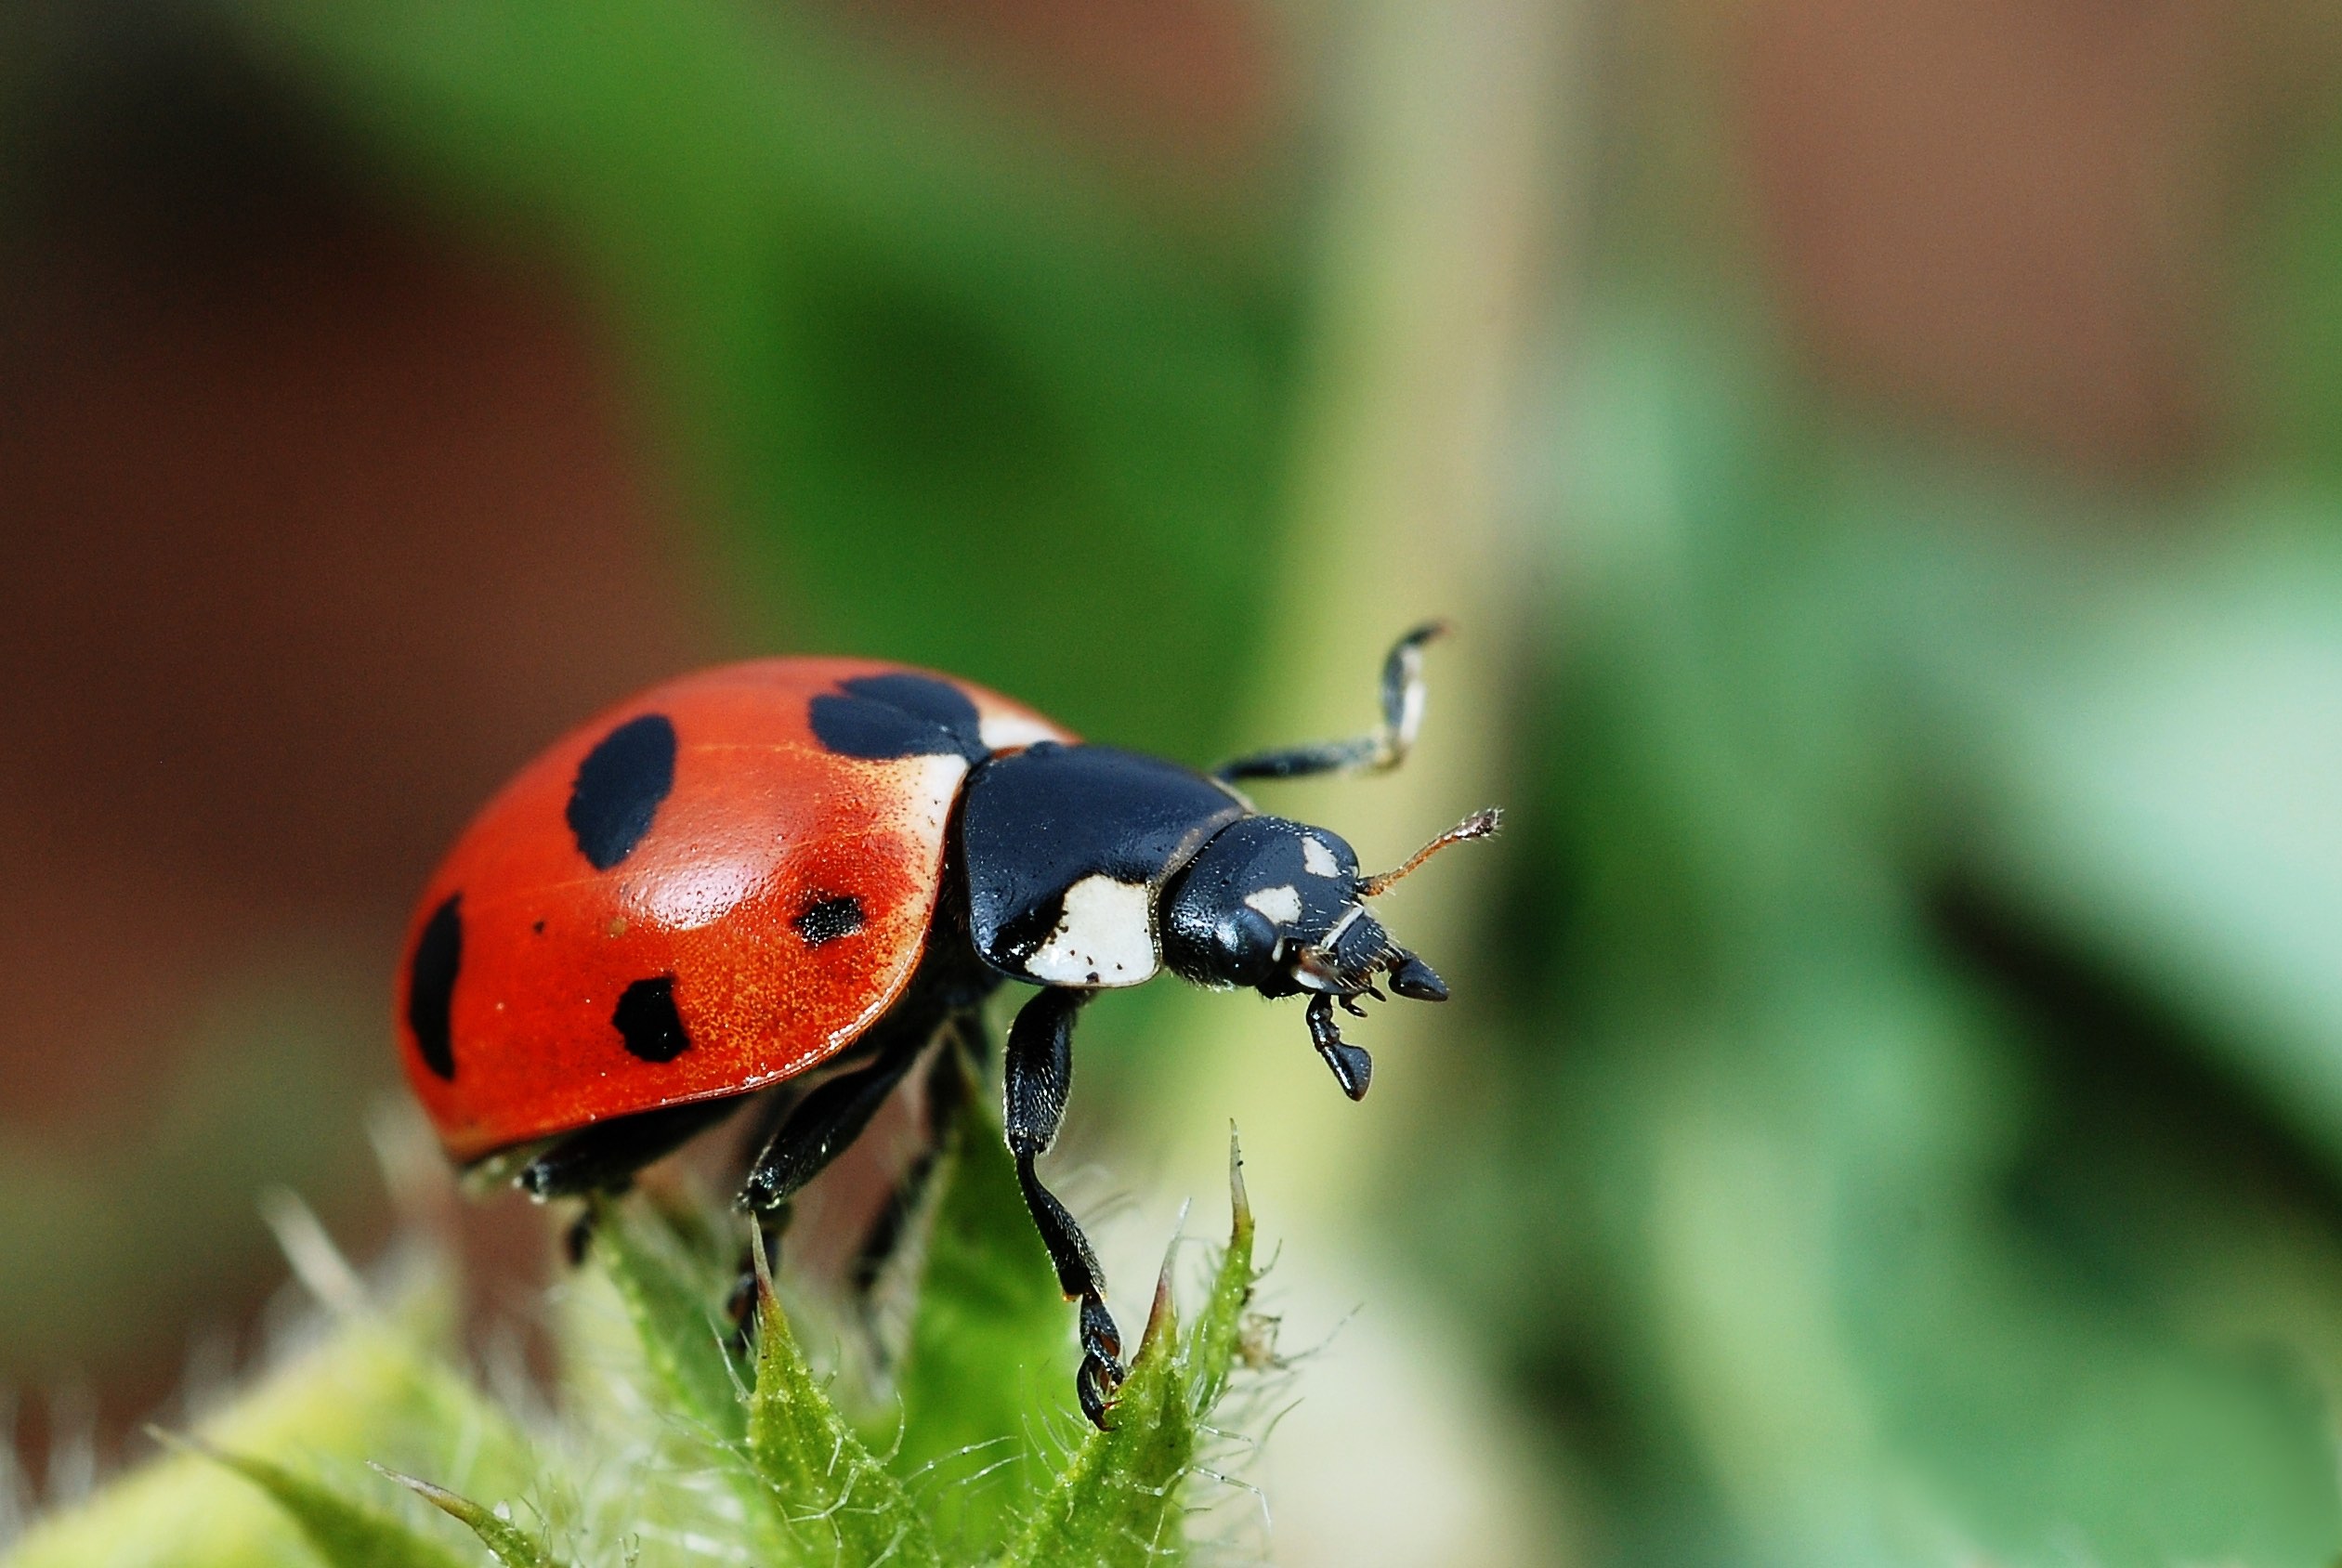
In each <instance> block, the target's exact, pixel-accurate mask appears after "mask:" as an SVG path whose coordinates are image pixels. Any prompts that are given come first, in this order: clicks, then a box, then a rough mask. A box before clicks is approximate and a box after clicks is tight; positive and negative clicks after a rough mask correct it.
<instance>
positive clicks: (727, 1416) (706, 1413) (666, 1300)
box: [594, 1199, 744, 1442]
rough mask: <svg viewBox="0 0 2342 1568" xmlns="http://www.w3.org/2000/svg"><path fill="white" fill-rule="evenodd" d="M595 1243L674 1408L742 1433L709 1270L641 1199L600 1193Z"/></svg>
mask: <svg viewBox="0 0 2342 1568" xmlns="http://www.w3.org/2000/svg"><path fill="white" fill-rule="evenodd" d="M594 1249H595V1256H596V1257H597V1258H598V1259H600V1261H601V1263H602V1267H603V1268H604V1270H606V1271H607V1272H608V1274H609V1278H610V1283H611V1284H613V1285H615V1286H616V1287H618V1294H619V1299H620V1300H622V1301H623V1302H624V1303H625V1305H626V1313H627V1316H628V1317H629V1318H630V1319H631V1320H632V1321H633V1323H634V1325H635V1333H636V1334H638V1335H639V1336H640V1337H641V1339H642V1348H643V1359H644V1363H645V1365H646V1366H647V1367H648V1371H649V1373H650V1376H651V1378H652V1379H654V1380H655V1381H656V1382H657V1384H658V1385H659V1389H660V1392H661V1393H662V1394H663V1395H664V1396H665V1397H666V1399H667V1401H668V1402H669V1403H670V1404H671V1405H672V1406H673V1407H674V1411H675V1413H676V1414H678V1415H680V1416H681V1417H683V1418H684V1419H686V1420H687V1421H688V1422H690V1423H691V1424H692V1425H694V1426H696V1427H698V1428H699V1429H700V1430H701V1431H704V1432H706V1433H707V1434H708V1435H709V1436H711V1437H712V1438H713V1439H715V1440H716V1441H718V1442H728V1441H731V1440H734V1439H737V1438H739V1436H740V1435H741V1433H742V1430H743V1426H744V1416H743V1413H742V1410H741V1405H740V1398H739V1384H738V1382H737V1381H736V1380H735V1378H734V1374H733V1370H732V1365H731V1361H730V1358H729V1356H728V1355H727V1354H726V1351H725V1348H724V1341H725V1338H726V1335H727V1333H728V1332H729V1326H728V1325H727V1324H726V1323H725V1322H724V1320H723V1318H722V1317H721V1315H720V1314H719V1313H717V1312H716V1310H715V1303H714V1300H713V1290H714V1287H713V1281H711V1280H710V1279H708V1278H705V1277H702V1276H703V1274H704V1273H705V1271H704V1270H702V1269H700V1268H699V1267H697V1266H695V1261H694V1260H693V1259H692V1258H691V1257H690V1256H689V1255H688V1254H687V1250H686V1248H684V1247H683V1245H682V1244H681V1242H680V1241H679V1239H678V1238H677V1237H675V1236H674V1235H673V1234H672V1233H671V1232H670V1231H668V1230H666V1229H664V1228H663V1227H662V1226H661V1222H660V1221H659V1219H658V1218H657V1216H656V1215H654V1214H652V1213H650V1212H648V1211H647V1210H646V1209H644V1207H643V1206H642V1205H639V1204H621V1203H616V1202H612V1201H609V1200H608V1199H596V1200H595V1235H594Z"/></svg>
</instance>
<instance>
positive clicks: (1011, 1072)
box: [1003, 989, 1126, 1431]
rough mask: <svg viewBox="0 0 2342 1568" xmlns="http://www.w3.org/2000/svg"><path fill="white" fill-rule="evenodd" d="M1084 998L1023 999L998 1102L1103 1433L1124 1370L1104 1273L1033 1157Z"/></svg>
mask: <svg viewBox="0 0 2342 1568" xmlns="http://www.w3.org/2000/svg"><path fill="white" fill-rule="evenodd" d="M1089 1000H1090V993H1088V992H1087V991H1077V990H1064V989H1051V990H1045V991H1042V992H1041V993H1040V995H1039V996H1036V997H1034V998H1033V999H1032V1000H1030V1001H1028V1002H1027V1003H1026V1004H1025V1005H1024V1007H1023V1008H1022V1009H1021V1010H1020V1011H1019V1012H1018V1013H1017V1014H1016V1022H1015V1023H1014V1025H1012V1026H1010V1028H1009V1032H1008V1053H1007V1067H1006V1072H1005V1075H1004V1077H1005V1079H1006V1081H1005V1084H1004V1086H1003V1099H1004V1101H1005V1104H1006V1117H1005V1120H1006V1130H1007V1134H1008V1148H1009V1153H1010V1154H1011V1155H1012V1156H1014V1157H1015V1160H1016V1182H1017V1185H1018V1186H1019V1187H1021V1188H1023V1189H1024V1193H1025V1207H1026V1208H1027V1209H1030V1210H1031V1211H1032V1216H1033V1225H1034V1228H1036V1229H1037V1230H1039V1231H1040V1239H1041V1245H1042V1246H1044V1247H1046V1248H1048V1249H1049V1261H1051V1263H1053V1265H1055V1267H1056V1270H1057V1286H1058V1288H1059V1289H1061V1290H1063V1291H1064V1292H1065V1294H1066V1300H1069V1301H1071V1300H1078V1301H1079V1302H1080V1303H1081V1356H1082V1359H1081V1370H1080V1371H1079V1373H1078V1374H1077V1375H1076V1377H1075V1379H1074V1391H1075V1392H1076V1394H1077V1395H1078V1396H1079V1399H1080V1401H1081V1413H1082V1414H1083V1415H1084V1416H1086V1417H1088V1418H1090V1424H1091V1425H1092V1426H1094V1427H1097V1428H1098V1429H1099V1430H1101V1431H1105V1430H1106V1413H1107V1411H1108V1410H1109V1409H1110V1408H1111V1407H1112V1405H1113V1403H1114V1393H1115V1391H1116V1390H1117V1389H1119V1388H1120V1387H1121V1386H1122V1379H1123V1378H1124V1376H1125V1375H1126V1373H1125V1369H1124V1367H1123V1365H1122V1334H1121V1330H1120V1329H1119V1328H1117V1327H1116V1326H1115V1323H1114V1315H1113V1314H1112V1313H1109V1312H1107V1311H1106V1273H1105V1271H1104V1270H1102V1269H1100V1268H1099V1267H1098V1257H1097V1254H1096V1253H1095V1252H1093V1251H1092V1250H1091V1248H1090V1240H1089V1238H1088V1237H1087V1236H1085V1235H1082V1234H1081V1227H1080V1226H1079V1225H1078V1224H1076V1223H1075V1222H1074V1218H1073V1216H1072V1215H1071V1214H1070V1213H1068V1212H1067V1211H1066V1206H1065V1205H1064V1204H1062V1203H1060V1202H1058V1201H1057V1197H1056V1195H1055V1194H1053V1193H1052V1192H1051V1191H1050V1190H1049V1189H1048V1188H1047V1187H1045V1186H1043V1185H1042V1184H1041V1181H1040V1176H1039V1175H1038V1174H1037V1173H1036V1172H1035V1170H1034V1169H1033V1162H1034V1161H1035V1160H1037V1159H1038V1158H1040V1156H1042V1155H1043V1154H1046V1153H1047V1152H1048V1151H1049V1147H1050V1145H1051V1144H1053V1143H1055V1142H1056V1141H1057V1130H1058V1128H1059V1127H1060V1126H1061V1125H1063V1123H1064V1121H1065V1116H1066V1095H1067V1093H1068V1092H1070V1091H1071V1090H1072V1088H1073V1026H1074V1020H1075V1019H1076V1018H1077V1017H1078V1016H1079V1014H1080V1012H1081V1009H1082V1007H1083V1005H1084V1004H1086V1003H1087V1002H1088V1001H1089Z"/></svg>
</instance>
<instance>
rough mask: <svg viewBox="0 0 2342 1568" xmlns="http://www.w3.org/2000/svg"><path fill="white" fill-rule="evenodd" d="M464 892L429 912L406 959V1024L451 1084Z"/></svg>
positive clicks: (432, 1064) (433, 1065)
mask: <svg viewBox="0 0 2342 1568" xmlns="http://www.w3.org/2000/svg"><path fill="white" fill-rule="evenodd" d="M463 903H464V895H462V894H460V893H451V894H449V895H448V896H447V901H446V902H445V903H443V904H441V905H440V906H439V907H438V908H436V909H434V910H432V911H431V918H430V919H429V920H427V921H425V922H424V924H423V934H422V935H421V936H420V937H418V938H417V939H416V941H415V945H414V957H413V958H412V959H411V960H409V961H408V963H407V1027H408V1028H410V1029H412V1030H413V1031H414V1048H415V1050H416V1052H419V1053H420V1054H421V1055H422V1057H423V1065H425V1066H426V1067H428V1068H430V1069H431V1070H432V1071H433V1072H435V1073H437V1074H438V1075H439V1077H441V1078H446V1079H447V1080H448V1081H450V1082H453V1081H454V1079H455V1041H454V1039H452V1038H451V1036H450V1034H449V1032H448V1015H449V1014H450V1013H451V1012H452V1011H453V1010H454V1006H455V975H456V972H457V971H458V970H460V969H462V968H463V966H464V914H463V908H462V906H463Z"/></svg>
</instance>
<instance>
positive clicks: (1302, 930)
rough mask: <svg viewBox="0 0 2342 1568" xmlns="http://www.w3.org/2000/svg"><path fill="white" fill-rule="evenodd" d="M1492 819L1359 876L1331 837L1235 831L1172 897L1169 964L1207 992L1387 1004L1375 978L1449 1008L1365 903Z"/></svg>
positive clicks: (1472, 822) (1490, 827)
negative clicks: (1236, 990)
mask: <svg viewBox="0 0 2342 1568" xmlns="http://www.w3.org/2000/svg"><path fill="white" fill-rule="evenodd" d="M1496 827H1497V814H1496V813H1495V812H1493V811H1485V812H1482V813H1480V814H1478V815H1477V816H1475V817H1469V818H1467V819H1466V820H1465V821H1464V822H1462V823H1460V824H1459V825H1458V826H1457V827H1456V828H1454V829H1452V830H1449V831H1448V832H1446V833H1443V834H1441V835H1440V836H1439V837H1438V838H1436V839H1434V840H1433V841H1432V842H1431V843H1429V844H1426V845H1425V846H1424V847H1423V849H1422V850H1421V851H1420V853H1418V854H1417V855H1416V856H1415V857H1414V858H1413V859H1411V860H1409V861H1408V862H1407V864H1406V865H1405V866H1402V867H1401V868H1399V869H1397V870H1395V871H1391V872H1387V873H1385V874H1383V875H1381V876H1375V877H1362V876H1360V875H1359V874H1358V856H1357V855H1356V853H1355V852H1354V851H1353V850H1352V849H1351V847H1350V846H1349V844H1347V843H1344V842H1343V841H1342V840H1341V838H1340V837H1339V836H1337V835H1336V834H1333V833H1329V832H1328V831H1327V830H1325V829H1323V828H1312V827H1309V826H1307V825H1305V824H1303V823H1300V822H1291V821H1288V820H1286V819H1285V818H1283V817H1243V818H1241V819H1239V820H1237V821H1236V822H1232V823H1230V824H1229V825H1228V826H1227V827H1225V828H1223V829H1222V830H1220V831H1219V832H1218V833H1217V834H1215V835H1214V836H1213V837H1212V839H1211V842H1210V843H1207V844H1205V845H1204V847H1203V848H1202V849H1201V850H1199V851H1198V852H1197V855H1196V857H1195V858H1194V859H1193V860H1190V861H1189V862H1188V863H1187V865H1186V866H1185V868H1184V869H1182V870H1181V872H1180V873H1179V875H1178V876H1177V877H1176V878H1174V879H1173V880H1172V882H1171V885H1170V886H1169V887H1168V888H1166V889H1165V890H1164V895H1163V904H1162V915H1163V959H1164V961H1165V962H1166V963H1167V964H1169V966H1170V967H1171V972H1172V973H1175V974H1177V975H1179V976H1180V977H1181V978H1183V979H1185V980H1190V981H1193V982H1195V983H1196V984H1197V985H1200V986H1214V987H1233V986H1242V987H1251V988H1252V989H1254V990H1257V991H1259V992H1260V993H1261V994H1262V995H1263V996H1268V997H1289V996H1294V995H1298V994H1301V993H1302V992H1310V993H1314V994H1315V995H1319V996H1325V997H1329V998H1332V999H1335V1000H1341V1001H1343V1002H1345V1003H1346V1004H1348V1005H1350V1007H1351V1009H1352V1011H1355V1010H1356V1005H1355V1002H1354V1000H1353V999H1355V998H1357V997H1359V996H1360V995H1362V994H1363V995H1371V996H1377V997H1379V996H1380V995H1381V992H1380V990H1379V989H1378V988H1377V987H1376V985H1375V981H1376V979H1377V977H1378V976H1380V975H1386V974H1387V975H1388V976H1389V977H1390V986H1391V989H1392V990H1393V991H1396V992H1397V993H1398V994H1399V995H1400V996H1403V997H1412V998H1414V999H1415V1000H1419V1001H1445V1000H1447V987H1446V982H1444V981H1442V980H1441V979H1440V977H1439V976H1438V974H1436V973H1433V969H1432V966H1431V965H1430V964H1427V963H1425V962H1424V961H1423V960H1421V959H1419V958H1417V957H1416V956H1415V955H1414V954H1413V953H1410V952H1408V951H1407V949H1406V948H1405V947H1400V946H1399V945H1398V944H1397V943H1396V942H1394V941H1393V940H1392V939H1391V934H1390V933H1389V932H1388V931H1386V930H1384V929H1383V926H1382V922H1381V921H1379V920H1377V919H1375V917H1374V914H1373V912H1372V911H1371V910H1369V909H1368V908H1367V906H1366V900H1367V899H1368V898H1371V897H1373V896H1374V895H1376V894H1378V893H1380V892H1381V891H1382V890H1383V889H1384V888H1386V887H1388V886H1390V884H1391V883H1393V882H1396V881H1397V880H1398V879H1399V878H1400V877H1403V876H1405V875H1406V874H1407V872H1408V871H1411V870H1413V869H1415V868H1416V867H1417V866H1419V865H1420V864H1422V862H1423V861H1424V860H1425V859H1426V858H1427V857H1429V856H1431V855H1433V853H1435V852H1436V851H1438V850H1440V849H1442V848H1445V847H1446V845H1448V844H1450V843H1457V842H1458V841H1459V840H1462V839H1472V838H1485V837H1486V836H1487V835H1488V834H1490V833H1492V832H1494V831H1496Z"/></svg>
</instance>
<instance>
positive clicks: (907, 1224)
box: [846, 1011, 986, 1314]
mask: <svg viewBox="0 0 2342 1568" xmlns="http://www.w3.org/2000/svg"><path fill="white" fill-rule="evenodd" d="M983 1028H984V1023H983V1018H982V1015H981V1014H979V1013H975V1012H974V1011H971V1012H968V1013H962V1014H961V1015H960V1016H959V1017H958V1018H956V1019H954V1020H953V1023H952V1026H949V1027H948V1028H946V1029H945V1031H944V1034H943V1039H942V1040H941V1042H940V1043H939V1045H938V1047H937V1049H936V1052H935V1060H934V1062H933V1063H931V1064H930V1065H929V1066H928V1068H927V1077H926V1081H925V1083H924V1084H923V1086H922V1088H923V1091H924V1093H923V1104H922V1106H921V1109H920V1143H919V1147H918V1150H917V1152H915V1153H914V1154H913V1155H912V1156H911V1158H910V1162H909V1164H908V1165H906V1166H905V1167H904V1168H903V1171H902V1174H901V1175H900V1176H898V1177H896V1181H895V1185H894V1188H893V1190H892V1191H890V1192H889V1193H888V1194H887V1195H886V1204H885V1207H884V1208H883V1209H880V1210H879V1212H878V1217H877V1218H876V1219H875V1220H873V1221H871V1222H870V1229H869V1230H868V1231H866V1232H864V1233H863V1235H862V1241H861V1244H860V1246H858V1247H857V1248H855V1253H854V1261H853V1262H852V1263H851V1264H849V1265H848V1267H847V1271H846V1283H847V1284H848V1285H849V1286H850V1287H852V1288H853V1291H854V1295H855V1298H856V1300H858V1301H859V1302H861V1304H862V1306H863V1309H864V1311H865V1313H866V1314H867V1313H869V1312H870V1308H871V1305H872V1296H873V1293H874V1292H875V1291H876V1289H877V1287H878V1282H879V1280H880V1278H881V1277H882V1276H883V1275H884V1274H885V1273H886V1270H887V1266H888V1265H889V1264H891V1263H892V1262H893V1261H895V1257H896V1253H898V1252H899V1251H901V1249H902V1246H903V1241H904V1238H905V1237H906V1236H907V1235H909V1232H910V1228H911V1225H912V1223H913V1222H914V1221H916V1220H917V1218H918V1216H919V1212H920V1210H921V1209H922V1207H924V1205H925V1204H926V1201H927V1194H928V1192H929V1190H930V1189H931V1188H932V1187H933V1186H934V1184H935V1171H936V1169H938V1168H939V1167H940V1166H941V1165H942V1163H943V1156H944V1151H945V1149H946V1148H947V1147H948V1145H949V1142H950V1139H951V1134H952V1130H953V1129H954V1128H955V1127H957V1126H958V1125H959V1121H960V1114H961V1112H962V1111H963V1110H965V1109H966V1108H967V1104H968V1100H969V1097H970V1096H971V1095H972V1094H973V1093H974V1091H975V1078H976V1074H977V1073H978V1072H979V1071H980V1070H981V1069H980V1068H979V1067H978V1066H977V1065H976V1063H977V1062H979V1061H981V1060H982V1058H983V1057H984V1055H985V1054H986V1052H985V1051H984V1046H983Z"/></svg>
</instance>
